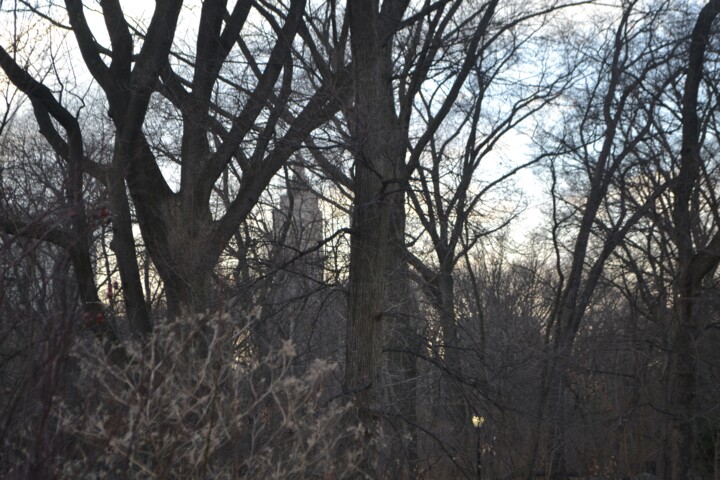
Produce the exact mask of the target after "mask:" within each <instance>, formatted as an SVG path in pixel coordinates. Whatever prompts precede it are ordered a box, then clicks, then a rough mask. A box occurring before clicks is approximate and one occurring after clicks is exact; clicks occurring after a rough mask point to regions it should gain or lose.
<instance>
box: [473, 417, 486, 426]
mask: <svg viewBox="0 0 720 480" xmlns="http://www.w3.org/2000/svg"><path fill="white" fill-rule="evenodd" d="M483 423H485V417H483V416H482V415H473V417H472V424H473V427H475V428H480V427H482V426H483Z"/></svg>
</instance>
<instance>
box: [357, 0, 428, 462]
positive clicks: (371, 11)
mask: <svg viewBox="0 0 720 480" xmlns="http://www.w3.org/2000/svg"><path fill="white" fill-rule="evenodd" d="M399 3H400V4H402V5H406V2H399ZM385 7H386V5H383V8H385ZM403 11H404V7H402V8H400V16H401V15H402V12H403ZM348 15H349V24H350V32H351V50H352V58H353V81H354V95H355V98H354V109H353V112H352V117H351V120H350V129H351V134H352V140H353V143H352V145H351V148H352V150H353V155H354V158H355V178H354V193H355V202H354V206H353V214H352V230H353V236H352V239H351V244H350V278H349V295H350V296H349V301H348V325H347V333H346V335H347V340H346V348H347V350H346V362H347V363H346V385H345V388H346V389H347V391H348V392H349V393H351V394H353V395H354V397H355V399H356V402H357V406H358V411H359V415H360V418H361V419H362V420H363V422H364V424H365V427H366V429H367V432H368V434H369V435H372V433H373V430H374V428H375V426H376V424H377V423H378V422H379V421H380V419H381V417H382V414H383V412H382V407H383V405H382V403H383V399H384V398H387V395H386V394H387V393H388V392H387V391H386V385H385V384H384V383H385V382H384V379H383V378H382V375H381V371H382V369H381V368H380V367H381V365H382V348H383V343H384V342H383V332H384V326H386V325H387V327H388V328H392V329H393V330H395V331H398V332H402V331H403V330H406V329H407V330H408V331H409V330H411V328H408V326H407V324H406V323H405V322H407V317H406V316H405V315H404V313H405V312H403V310H404V305H405V304H406V299H405V298H400V297H403V296H406V295H407V292H408V289H407V286H406V285H405V282H407V277H406V275H405V271H406V267H405V257H404V255H402V254H400V253H399V252H400V250H401V246H403V245H404V240H405V197H404V193H403V184H404V180H405V176H406V174H405V141H406V138H407V137H406V133H405V131H404V129H403V128H402V127H400V122H399V121H398V118H397V115H396V112H395V107H394V93H393V85H392V61H391V59H392V56H391V55H392V45H391V39H392V35H384V34H383V30H382V22H381V18H380V17H381V13H380V10H379V4H378V1H377V0H354V1H351V2H350V3H349V5H348ZM389 360H390V361H391V362H392V363H393V365H392V369H393V370H396V371H399V372H402V374H403V375H413V365H412V363H413V362H412V360H411V359H410V358H409V357H408V356H407V355H406V354H399V355H395V356H392V357H391V358H389ZM401 395H403V396H404V397H405V398H404V399H403V402H401V406H400V408H401V409H403V410H406V409H409V410H413V411H414V399H413V400H410V399H409V398H408V397H407V396H408V395H409V396H410V397H412V396H413V395H414V393H413V392H403V393H402V394H401ZM403 403H404V404H403ZM405 413H408V414H411V415H412V413H411V412H403V414H405ZM413 455H414V454H410V456H413ZM412 461H414V460H412ZM364 469H365V470H367V473H370V470H371V466H370V463H367V464H366V465H365V466H364Z"/></svg>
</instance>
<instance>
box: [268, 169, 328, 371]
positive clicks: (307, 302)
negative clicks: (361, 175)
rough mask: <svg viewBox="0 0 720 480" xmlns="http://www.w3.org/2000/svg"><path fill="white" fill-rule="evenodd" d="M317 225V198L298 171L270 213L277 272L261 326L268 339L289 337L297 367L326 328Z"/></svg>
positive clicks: (312, 353) (316, 350)
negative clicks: (271, 213) (323, 325)
mask: <svg viewBox="0 0 720 480" xmlns="http://www.w3.org/2000/svg"><path fill="white" fill-rule="evenodd" d="M323 226H324V225H323V217H322V212H321V211H320V205H319V201H318V197H317V196H316V195H315V194H314V193H313V191H312V190H311V189H310V188H309V185H308V179H307V177H306V176H305V172H304V171H302V170H300V171H298V172H297V173H296V175H294V176H293V177H292V178H290V179H289V180H288V186H287V190H286V192H285V193H284V194H283V195H282V196H281V198H280V204H279V205H278V207H277V208H276V209H275V211H274V212H273V230H274V234H275V239H274V240H275V246H274V247H273V250H274V252H275V254H274V255H273V257H272V259H271V260H272V262H273V264H274V266H275V268H277V271H276V272H275V274H274V276H273V281H272V288H271V293H270V295H269V296H268V299H267V300H268V304H266V305H265V306H264V307H263V310H264V312H265V314H266V317H265V321H266V325H265V328H268V329H269V332H270V331H272V332H273V333H268V336H269V337H270V338H272V339H273V340H272V341H274V342H277V341H279V340H281V339H291V340H292V341H293V343H294V344H295V346H296V349H297V352H298V358H296V364H298V365H300V364H302V363H304V362H306V361H309V360H312V359H313V358H317V357H318V356H319V355H320V354H321V351H320V349H321V347H322V346H323V340H324V339H323V338H322V335H320V333H321V332H322V333H323V334H324V331H325V330H326V329H325V328H322V327H321V322H323V321H326V320H327V314H325V313H323V311H324V309H325V308H327V302H326V301H324V300H323V297H324V296H323V295H321V294H319V292H322V291H323V290H324V284H323V270H324V265H325V256H324V254H323V248H322V247H320V243H321V242H322V240H323V238H324V236H323Z"/></svg>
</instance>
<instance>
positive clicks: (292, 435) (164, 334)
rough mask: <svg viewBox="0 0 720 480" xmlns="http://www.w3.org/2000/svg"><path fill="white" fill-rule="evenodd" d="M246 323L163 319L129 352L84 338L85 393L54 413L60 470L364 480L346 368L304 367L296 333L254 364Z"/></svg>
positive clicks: (78, 359) (78, 350) (81, 382)
mask: <svg viewBox="0 0 720 480" xmlns="http://www.w3.org/2000/svg"><path fill="white" fill-rule="evenodd" d="M248 329H249V326H248V325H243V326H238V325H233V323H232V322H231V321H230V319H229V318H228V317H227V316H208V315H204V316H194V317H188V318H184V319H181V320H178V321H176V322H172V323H171V324H167V325H161V326H158V327H157V328H156V329H155V331H154V333H153V334H152V335H151V336H149V337H148V338H146V339H144V340H132V341H128V342H126V343H125V344H124V345H123V347H124V348H123V352H122V354H120V353H118V351H115V352H110V353H109V352H107V351H105V350H104V349H103V348H102V346H101V345H100V344H99V343H98V342H97V341H94V340H91V339H83V340H82V341H79V342H77V344H76V345H75V346H74V348H73V351H72V354H71V355H72V358H73V362H72V363H74V364H75V365H76V366H78V368H77V369H76V370H77V372H76V377H77V378H75V381H74V382H73V384H74V385H75V386H76V387H77V389H76V390H75V393H74V394H70V395H65V400H64V401H59V402H56V403H57V406H56V408H55V409H54V413H53V418H54V421H55V422H56V425H57V432H58V435H61V436H62V439H63V440H62V449H61V450H60V451H59V452H58V453H57V455H56V456H55V458H54V461H53V465H52V468H51V470H54V472H55V475H56V476H58V477H60V478H72V479H80V478H212V479H222V478H282V479H286V478H313V477H314V478H344V477H349V476H353V477H357V476H362V472H360V470H359V465H361V460H362V458H361V457H362V456H363V453H364V452H367V451H368V446H367V445H363V443H364V442H365V439H364V438H363V437H364V435H362V429H361V428H360V427H359V426H358V424H357V421H356V420H353V416H352V414H351V409H350V407H349V405H348V404H347V403H343V401H341V400H337V399H336V400H331V399H329V396H330V394H329V393H328V392H329V391H330V390H331V388H330V386H331V385H332V376H333V374H334V373H335V372H336V369H337V365H335V364H332V363H328V362H325V361H323V360H316V361H315V362H314V363H313V364H312V365H311V367H310V368H308V369H307V370H306V371H305V372H303V373H301V374H295V373H294V372H293V367H292V360H293V358H294V356H295V350H294V347H293V345H292V344H291V343H290V342H289V341H287V342H285V343H283V345H282V347H281V348H279V349H278V350H277V351H274V352H272V353H270V354H269V355H268V356H267V357H265V358H263V359H262V360H261V361H253V360H252V359H251V358H247V357H246V356H241V355H239V354H238V352H239V351H241V349H239V347H240V344H241V343H242V341H243V339H245V340H247V339H248V338H249V337H250V335H249V330H248ZM361 442H362V443H361ZM11 473H12V472H11ZM15 473H16V474H17V473H19V470H17V471H16V472H15ZM11 476H15V475H11Z"/></svg>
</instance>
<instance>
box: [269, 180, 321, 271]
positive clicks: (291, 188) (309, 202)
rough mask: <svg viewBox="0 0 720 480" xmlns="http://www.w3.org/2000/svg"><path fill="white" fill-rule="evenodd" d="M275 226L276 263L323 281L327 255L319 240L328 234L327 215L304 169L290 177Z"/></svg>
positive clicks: (277, 213) (276, 216) (275, 219)
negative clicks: (324, 229)
mask: <svg viewBox="0 0 720 480" xmlns="http://www.w3.org/2000/svg"><path fill="white" fill-rule="evenodd" d="M273 230H274V231H275V241H276V242H278V246H279V249H280V255H279V256H278V258H277V262H276V265H278V267H280V268H281V269H283V270H288V271H289V272H293V273H296V274H298V275H301V276H304V277H306V280H308V281H310V282H322V280H323V265H324V262H325V259H324V255H323V252H322V248H320V247H319V244H320V242H321V241H322V240H323V238H324V237H323V217H322V212H321V211H320V205H319V202H318V197H317V196H316V195H315V193H314V192H313V191H312V190H310V187H309V184H308V179H307V177H306V175H305V171H304V169H300V170H299V171H298V172H297V173H296V174H295V175H294V176H293V177H291V178H290V179H289V180H288V186H287V190H286V193H284V194H283V195H282V196H281V197H280V205H279V208H277V209H275V211H274V212H273ZM313 249H315V250H313Z"/></svg>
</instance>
